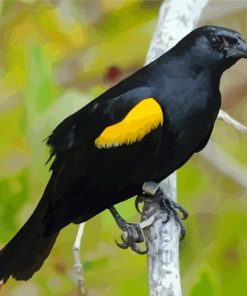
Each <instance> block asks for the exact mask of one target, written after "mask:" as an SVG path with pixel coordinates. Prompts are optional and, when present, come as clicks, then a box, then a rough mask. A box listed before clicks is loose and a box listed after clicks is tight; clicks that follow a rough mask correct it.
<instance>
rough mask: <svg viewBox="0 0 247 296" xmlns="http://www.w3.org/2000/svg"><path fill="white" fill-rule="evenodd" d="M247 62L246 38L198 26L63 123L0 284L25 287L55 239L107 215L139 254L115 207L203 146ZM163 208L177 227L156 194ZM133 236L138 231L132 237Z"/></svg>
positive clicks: (0, 271) (169, 205) (2, 266)
mask: <svg viewBox="0 0 247 296" xmlns="http://www.w3.org/2000/svg"><path fill="white" fill-rule="evenodd" d="M240 58H247V45H246V43H245V40H244V38H243V36H242V35H241V34H240V33H238V32H236V31H233V30H230V29H225V28H220V27H215V26H205V27H201V28H198V29H196V30H194V31H193V32H191V33H190V34H188V35H187V36H186V37H185V38H183V39H182V40H181V41H180V42H179V43H178V44H177V45H176V46H175V47H173V48H172V49H171V50H170V51H168V52H167V53H165V54H164V55H162V56H161V57H159V58H158V59H157V60H155V61H154V62H152V63H151V64H149V65H147V66H145V67H143V68H141V69H140V70H139V71H137V72H136V73H134V74H133V75H131V76H129V77H128V78H126V79H124V80H122V81H121V82H119V83H118V84H117V85H115V86H114V87H112V88H111V89H109V90H108V91H106V92H105V93H103V94H102V95H100V96H99V97H97V98H96V99H95V100H93V101H92V102H90V103H89V104H88V105H86V106H85V107H83V108H82V109H80V110H79V111H78V112H76V113H74V114H73V115H71V116H69V117H68V118H66V119H65V120H64V121H63V122H61V123H60V124H59V125H58V126H57V127H56V128H55V130H54V131H53V132H52V134H51V135H50V136H49V137H48V140H47V143H48V144H49V145H50V146H51V157H52V156H54V157H55V158H54V161H53V163H52V165H51V171H52V175H51V178H50V180H49V182H48V184H47V186H46V189H45V191H44V194H43V196H42V198H41V200H40V202H39V203H38V205H37V207H36V209H35V210H34V212H33V214H32V215H31V217H30V218H29V220H28V221H27V222H26V224H24V226H23V227H22V228H21V229H20V231H19V232H18V233H17V234H16V235H15V236H14V238H13V239H12V240H11V241H10V242H9V243H8V244H7V245H6V246H5V247H4V248H3V249H2V250H1V251H0V280H1V279H2V283H5V282H6V281H7V280H8V278H9V277H10V276H12V277H13V278H15V279H16V280H27V279H29V278H30V277H31V276H32V275H33V274H34V273H35V272H36V271H37V270H38V269H39V268H40V267H41V265H42V264H43V262H44V260H45V259H46V258H47V256H48V255H49V253H50V251H51V249H52V247H53V245H54V243H55V240H56V238H57V236H58V234H59V232H60V230H61V229H62V228H63V227H65V226H66V225H68V224H69V223H81V222H84V221H87V220H88V219H90V218H92V217H93V216H95V215H97V214H98V213H100V212H101V211H103V210H105V209H110V210H111V212H112V214H113V216H114V218H115V219H116V221H117V223H118V224H119V226H120V227H121V228H122V229H124V230H126V231H127V234H128V235H127V238H125V241H124V242H123V244H122V245H121V246H122V247H124V248H125V247H128V246H130V247H131V248H132V249H133V250H135V251H137V252H139V249H138V245H137V243H138V242H140V241H141V240H142V238H141V237H140V235H141V234H140V233H138V231H137V233H138V235H137V237H135V236H134V235H133V233H134V230H135V226H133V224H128V223H127V222H126V221H124V220H123V219H122V218H121V217H120V216H119V215H118V213H117V212H116V209H115V208H114V207H113V205H114V204H117V203H119V202H121V201H124V200H126V199H128V198H130V197H132V196H134V195H138V194H142V185H143V183H144V182H146V181H153V182H160V181H161V180H162V179H164V178H166V177H167V176H169V175H170V174H171V173H172V172H174V171H175V170H177V169H178V168H179V167H181V166H182V165H183V164H184V163H185V162H186V161H187V160H188V159H189V158H190V157H191V156H192V155H193V153H196V152H199V151H200V150H202V149H203V147H204V146H205V145H206V143H207V142H208V140H209V137H210V135H211V132H212V129H213V126H214V123H215V120H216V118H217V114H218V111H219V109H220V105H221V95H220V91H219V84H220V78H221V75H222V73H223V72H224V71H225V70H226V69H228V68H229V67H231V66H232V65H233V64H234V63H235V62H236V61H237V60H239V59H240ZM154 198H157V200H158V201H159V203H160V205H161V207H163V208H164V209H165V210H166V211H167V212H168V217H170V216H173V217H174V218H175V219H176V220H177V221H178V223H179V224H180V226H181V230H182V236H183V235H184V228H183V224H182V222H181V218H180V216H179V215H178V213H177V210H181V211H182V212H183V214H184V216H187V213H186V211H184V210H183V208H182V207H180V206H179V205H177V204H175V203H173V202H171V200H169V197H167V196H166V195H165V193H163V192H162V191H160V190H157V192H156V193H155V196H154ZM137 230H138V229H137Z"/></svg>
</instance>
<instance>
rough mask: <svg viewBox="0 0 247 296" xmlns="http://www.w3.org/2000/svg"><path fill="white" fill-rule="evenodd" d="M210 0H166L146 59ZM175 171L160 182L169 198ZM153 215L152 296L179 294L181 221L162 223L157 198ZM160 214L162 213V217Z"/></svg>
mask: <svg viewBox="0 0 247 296" xmlns="http://www.w3.org/2000/svg"><path fill="white" fill-rule="evenodd" d="M207 2H208V1H207V0H184V1H181V0H167V1H164V2H163V4H162V5H161V8H160V12H159V19H158V23H157V27H156V30H155V33H154V37H153V40H152V42H151V46H150V48H149V51H148V55H147V59H146V63H150V62H151V61H153V60H154V59H156V58H158V57H159V56H160V55H162V54H163V53H164V52H166V51H167V50H169V49H170V48H171V47H173V46H174V45H175V44H176V43H177V42H178V41H179V40H180V39H181V38H183V37H184V36H185V35H187V34H188V33H189V32H190V31H192V30H193V29H194V28H195V26H196V24H197V22H198V21H199V19H200V16H201V13H202V11H203V9H204V7H205V6H206V4H207ZM176 182H177V181H176V172H174V173H173V174H172V175H170V176H169V177H168V178H166V179H165V180H164V181H162V182H161V183H160V187H161V188H162V189H163V190H164V192H165V193H166V195H167V196H169V198H171V199H173V200H174V201H176V198H177V184H176ZM152 215H154V216H155V218H156V221H155V222H154V223H153V225H151V226H149V227H147V228H146V229H145V230H144V232H145V236H146V241H147V244H148V248H149V250H148V275H149V292H150V295H151V296H158V295H162V296H168V295H169V296H171V295H174V296H180V295H182V292H181V285H180V274H179V235H180V229H179V228H178V225H177V224H176V222H175V221H174V219H171V220H170V221H169V222H168V223H165V224H163V223H162V221H163V219H164V213H163V212H162V211H161V209H160V207H159V205H157V204H156V203H155V202H151V201H146V202H145V203H144V208H143V214H142V219H143V220H146V219H148V218H149V217H150V216H152ZM161 217H163V218H162V219H161Z"/></svg>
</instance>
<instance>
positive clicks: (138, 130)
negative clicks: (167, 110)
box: [95, 98, 163, 148]
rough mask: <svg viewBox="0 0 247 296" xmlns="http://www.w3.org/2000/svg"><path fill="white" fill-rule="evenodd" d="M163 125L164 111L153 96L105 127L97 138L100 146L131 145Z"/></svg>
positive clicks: (96, 144) (96, 143)
mask: <svg viewBox="0 0 247 296" xmlns="http://www.w3.org/2000/svg"><path fill="white" fill-rule="evenodd" d="M159 125H161V126H162V125H163V112H162V109H161V107H160V105H159V104H158V103H157V102H156V100H155V99H153V98H147V99H144V100H142V101H141V102H139V103H138V104H137V105H136V106H135V107H134V108H133V109H131V110H130V111H129V113H128V114H127V115H126V116H125V118H124V119H123V120H122V121H120V122H118V123H116V124H113V125H110V126H108V127H106V128H105V129H104V131H103V132H102V133H101V134H100V136H99V137H98V138H97V139H96V140H95V146H96V147H98V148H111V147H117V146H122V145H124V144H126V145H130V144H132V143H135V142H138V141H141V139H142V138H143V137H144V136H146V135H147V134H148V133H150V132H151V131H152V130H154V129H156V128H157V127H158V126H159Z"/></svg>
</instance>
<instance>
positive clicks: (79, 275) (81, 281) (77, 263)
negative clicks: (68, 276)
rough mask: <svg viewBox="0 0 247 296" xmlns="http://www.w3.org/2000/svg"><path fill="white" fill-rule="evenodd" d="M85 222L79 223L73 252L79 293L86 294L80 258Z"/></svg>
mask: <svg viewBox="0 0 247 296" xmlns="http://www.w3.org/2000/svg"><path fill="white" fill-rule="evenodd" d="M84 227H85V223H81V224H80V225H79V229H78V232H77V235H76V239H75V243H74V246H73V253H74V270H75V274H76V279H77V283H78V291H79V293H78V294H79V295H83V296H84V295H86V289H85V285H84V277H83V267H82V264H81V258H80V248H81V240H82V236H83V233H84Z"/></svg>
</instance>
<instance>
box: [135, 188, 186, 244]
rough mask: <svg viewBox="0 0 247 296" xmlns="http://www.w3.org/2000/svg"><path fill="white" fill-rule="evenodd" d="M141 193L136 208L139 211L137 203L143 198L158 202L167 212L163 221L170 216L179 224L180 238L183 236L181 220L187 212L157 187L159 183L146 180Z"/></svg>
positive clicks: (184, 232)
mask: <svg viewBox="0 0 247 296" xmlns="http://www.w3.org/2000/svg"><path fill="white" fill-rule="evenodd" d="M142 189H143V194H142V195H141V196H138V197H137V199H136V203H135V204H136V206H137V210H138V211H139V208H138V205H139V203H140V202H142V201H144V200H145V198H148V199H151V200H152V201H153V202H157V203H159V205H160V207H161V209H163V210H164V211H165V212H166V213H167V217H166V220H164V223H166V222H168V221H169V220H170V219H171V218H172V217H173V218H174V219H175V221H176V222H177V223H178V224H179V226H180V229H181V237H180V239H181V240H182V239H183V238H184V237H185V234H186V230H185V226H184V224H183V222H182V220H184V219H186V218H188V216H189V214H188V212H187V211H186V210H185V209H184V208H183V207H182V206H180V205H179V204H178V203H176V202H175V201H173V200H172V199H170V198H169V197H168V196H167V195H166V194H165V192H164V191H163V190H162V189H161V188H160V187H159V184H157V183H154V182H146V183H144V185H143V188H142ZM178 211H180V212H181V213H182V218H181V217H180V216H179V214H178Z"/></svg>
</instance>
